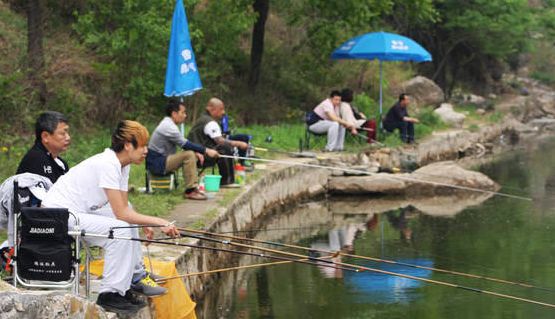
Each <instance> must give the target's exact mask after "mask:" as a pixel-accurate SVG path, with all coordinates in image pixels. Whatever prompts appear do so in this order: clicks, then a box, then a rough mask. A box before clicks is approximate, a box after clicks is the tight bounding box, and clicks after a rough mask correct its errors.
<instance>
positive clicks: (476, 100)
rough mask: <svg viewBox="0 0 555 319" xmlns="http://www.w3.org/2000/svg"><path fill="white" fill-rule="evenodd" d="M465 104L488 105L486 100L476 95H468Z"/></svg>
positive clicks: (465, 97)
mask: <svg viewBox="0 0 555 319" xmlns="http://www.w3.org/2000/svg"><path fill="white" fill-rule="evenodd" d="M464 101H465V103H468V104H473V105H476V106H481V105H484V104H485V103H486V101H487V100H486V99H485V98H484V97H482V96H479V95H476V94H467V95H465V96H464Z"/></svg>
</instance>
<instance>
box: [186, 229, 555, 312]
mask: <svg viewBox="0 0 555 319" xmlns="http://www.w3.org/2000/svg"><path fill="white" fill-rule="evenodd" d="M181 235H182V236H184V237H191V238H197V239H200V240H206V241H210V242H215V243H220V244H224V245H232V246H237V247H243V248H251V249H257V250H260V251H266V252H272V253H276V254H282V255H284V256H290V257H298V258H310V256H306V255H301V254H295V253H291V252H286V251H280V250H275V249H270V248H264V247H260V246H254V245H247V244H241V243H237V242H233V241H231V240H219V239H215V238H210V237H204V236H197V235H191V234H187V233H184V232H181ZM325 262H330V263H332V264H334V265H339V266H344V267H352V268H354V269H358V270H359V271H360V270H367V271H372V272H376V273H381V274H385V275H390V276H397V277H402V278H407V279H413V280H418V281H423V282H427V283H432V284H437V285H442V286H447V287H452V288H458V289H462V290H468V291H473V292H477V293H483V294H487V295H491V296H496V297H500V298H506V299H512V300H518V301H522V302H526V303H531V304H536V305H540V306H545V307H550V308H554V309H555V304H550V303H546V302H541V301H537V300H531V299H526V298H521V297H516V296H512V295H507V294H502V293H497V292H493V291H489V290H484V289H478V288H472V287H467V286H461V285H457V284H453V283H449V282H445V281H439V280H433V279H428V278H421V277H416V276H411V275H405V274H400V273H396V272H392V271H387V270H382V269H377V268H371V267H366V266H360V265H355V264H350V263H344V262H337V261H336V262H334V261H328V260H325ZM322 265H324V264H322Z"/></svg>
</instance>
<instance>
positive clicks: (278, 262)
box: [154, 256, 333, 282]
mask: <svg viewBox="0 0 555 319" xmlns="http://www.w3.org/2000/svg"><path fill="white" fill-rule="evenodd" d="M320 258H321V259H324V258H333V256H324V257H320ZM301 260H308V259H307V258H305V259H301ZM290 263H292V262H291V261H288V260H283V261H274V262H269V263H261V264H253V265H245V266H236V267H228V268H220V269H214V270H207V271H200V272H192V273H188V274H183V275H177V276H172V277H164V278H161V279H156V280H154V281H156V282H166V281H168V280H174V279H180V278H189V277H193V276H202V275H211V274H217V273H222V272H228V271H233V270H241V269H250V268H259V267H269V266H276V265H284V264H290Z"/></svg>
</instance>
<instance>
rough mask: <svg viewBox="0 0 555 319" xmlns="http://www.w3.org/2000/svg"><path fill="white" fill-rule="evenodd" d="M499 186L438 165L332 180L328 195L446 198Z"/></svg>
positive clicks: (454, 167)
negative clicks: (432, 196)
mask: <svg viewBox="0 0 555 319" xmlns="http://www.w3.org/2000/svg"><path fill="white" fill-rule="evenodd" d="M497 189H499V185H498V184H497V183H495V182H494V181H492V180H491V179H490V178H489V177H487V176H486V175H484V174H482V173H479V172H474V171H470V170H466V169H464V168H462V167H460V166H458V165H457V164H455V163H454V162H438V163H434V164H430V165H427V166H424V167H422V168H420V169H418V170H416V171H414V172H413V173H411V174H384V173H380V174H373V175H370V176H354V177H331V178H330V180H329V182H328V191H329V192H331V193H336V194H353V195H359V194H387V195H395V194H402V195H406V196H409V197H419V196H431V195H447V194H453V193H455V192H456V191H463V192H471V193H474V192H477V193H481V191H495V190H497Z"/></svg>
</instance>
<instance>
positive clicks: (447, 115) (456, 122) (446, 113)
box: [434, 103, 466, 128]
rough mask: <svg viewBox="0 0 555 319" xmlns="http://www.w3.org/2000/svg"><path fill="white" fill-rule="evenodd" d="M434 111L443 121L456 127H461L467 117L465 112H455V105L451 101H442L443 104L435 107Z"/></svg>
mask: <svg viewBox="0 0 555 319" xmlns="http://www.w3.org/2000/svg"><path fill="white" fill-rule="evenodd" d="M434 113H435V114H437V115H438V116H439V118H441V120H442V121H443V122H445V123H446V124H449V125H450V126H451V127H455V128H461V127H462V126H463V123H464V119H465V118H466V116H465V115H464V114H462V113H458V112H455V110H453V105H451V104H449V103H441V106H440V107H439V108H437V109H435V110H434Z"/></svg>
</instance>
